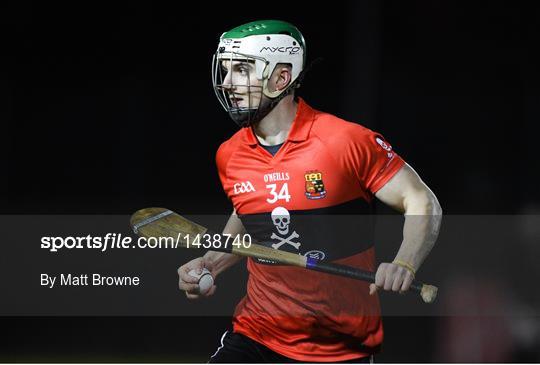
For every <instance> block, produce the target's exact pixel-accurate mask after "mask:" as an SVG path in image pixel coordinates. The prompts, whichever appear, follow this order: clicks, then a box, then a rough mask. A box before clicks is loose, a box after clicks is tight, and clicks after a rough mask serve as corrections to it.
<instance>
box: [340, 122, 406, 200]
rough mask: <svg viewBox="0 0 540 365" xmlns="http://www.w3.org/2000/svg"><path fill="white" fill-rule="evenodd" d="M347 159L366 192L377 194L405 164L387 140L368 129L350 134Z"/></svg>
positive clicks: (359, 129) (360, 129) (358, 129)
mask: <svg viewBox="0 0 540 365" xmlns="http://www.w3.org/2000/svg"><path fill="white" fill-rule="evenodd" d="M349 137H350V138H349V141H348V142H349V143H348V148H347V155H346V158H347V159H348V160H349V161H348V164H347V165H349V166H350V168H351V169H352V172H353V173H354V177H355V178H356V179H357V180H358V181H359V182H360V183H361V184H362V186H363V188H364V189H365V190H366V191H369V192H371V193H372V194H375V193H376V192H377V191H378V190H379V189H380V188H382V187H383V186H384V184H386V183H387V182H388V181H389V180H390V179H391V178H392V177H393V176H394V175H395V174H396V173H397V172H398V171H399V169H400V168H401V167H402V166H403V165H404V164H405V161H403V159H402V158H401V157H400V156H399V155H398V154H397V153H396V152H395V151H394V150H393V149H392V146H391V145H390V143H389V142H388V141H386V140H385V138H384V137H383V136H382V135H381V134H379V133H375V132H373V131H371V130H369V129H367V128H355V129H353V130H352V133H350V134H349Z"/></svg>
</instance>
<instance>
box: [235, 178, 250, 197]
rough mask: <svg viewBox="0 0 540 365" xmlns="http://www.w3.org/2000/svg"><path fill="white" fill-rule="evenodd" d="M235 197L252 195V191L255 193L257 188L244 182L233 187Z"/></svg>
mask: <svg viewBox="0 0 540 365" xmlns="http://www.w3.org/2000/svg"><path fill="white" fill-rule="evenodd" d="M233 190H234V195H237V194H243V193H250V192H252V191H255V188H254V187H253V185H252V184H251V182H249V181H242V182H239V183H236V184H234V186H233Z"/></svg>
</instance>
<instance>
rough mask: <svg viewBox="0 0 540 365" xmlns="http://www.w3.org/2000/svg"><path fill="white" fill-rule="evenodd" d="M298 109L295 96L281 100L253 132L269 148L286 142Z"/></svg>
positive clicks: (254, 127)
mask: <svg viewBox="0 0 540 365" xmlns="http://www.w3.org/2000/svg"><path fill="white" fill-rule="evenodd" d="M297 108H298V103H296V102H295V101H294V96H293V95H289V96H287V97H285V98H284V99H283V100H281V102H280V103H279V104H278V105H276V107H275V108H274V109H272V111H271V112H270V113H268V115H267V116H266V117H264V118H263V120H261V121H260V122H259V123H257V124H256V125H255V126H253V131H254V132H255V135H256V136H257V139H258V140H259V142H260V143H261V144H263V145H267V146H273V145H277V144H281V143H283V142H285V140H286V139H287V135H288V134H289V130H290V129H291V126H292V123H293V120H294V118H295V116H296V110H297Z"/></svg>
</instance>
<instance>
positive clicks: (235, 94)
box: [221, 60, 262, 108]
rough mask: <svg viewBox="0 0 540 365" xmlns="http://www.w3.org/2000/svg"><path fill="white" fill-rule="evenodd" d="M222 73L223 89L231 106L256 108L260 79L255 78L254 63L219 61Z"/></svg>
mask: <svg viewBox="0 0 540 365" xmlns="http://www.w3.org/2000/svg"><path fill="white" fill-rule="evenodd" d="M221 66H222V68H223V73H224V74H225V77H224V79H223V85H222V87H223V89H225V91H226V92H227V96H228V97H229V98H230V101H231V103H232V105H233V106H235V107H237V108H256V107H258V106H259V103H260V101H261V96H262V92H261V91H262V81H260V80H259V79H257V76H256V73H255V63H254V62H249V61H235V60H233V61H230V60H223V61H222V62H221Z"/></svg>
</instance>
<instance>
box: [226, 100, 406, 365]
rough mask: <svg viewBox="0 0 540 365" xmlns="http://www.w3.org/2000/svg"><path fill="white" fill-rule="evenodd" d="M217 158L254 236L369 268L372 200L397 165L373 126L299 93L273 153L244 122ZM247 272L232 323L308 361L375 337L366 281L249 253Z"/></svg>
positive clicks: (374, 308) (367, 344) (350, 355)
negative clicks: (286, 131)
mask: <svg viewBox="0 0 540 365" xmlns="http://www.w3.org/2000/svg"><path fill="white" fill-rule="evenodd" d="M216 159H217V166H218V171H219V176H220V179H221V183H222V185H223V188H224V190H225V192H226V194H227V196H228V197H229V199H230V200H231V201H232V203H233V206H234V208H235V209H236V212H237V214H238V215H239V217H240V219H241V220H242V223H243V224H244V227H245V228H246V230H247V231H248V233H250V234H251V235H252V237H253V238H254V240H256V241H258V243H261V244H263V245H265V246H268V247H273V248H274V249H279V250H286V251H289V252H294V253H298V254H300V255H305V256H309V257H314V258H317V259H320V260H324V261H332V262H336V263H340V264H344V265H349V266H354V267H357V268H360V269H364V270H370V271H374V270H375V254H374V249H373V245H374V242H373V225H372V224H371V221H370V219H371V216H370V215H369V213H370V207H371V204H370V203H371V201H372V199H373V195H374V194H375V193H376V192H377V191H378V190H379V189H380V188H381V187H382V186H384V184H386V182H387V181H388V180H390V178H391V177H392V176H394V174H395V173H396V172H397V171H398V170H399V169H400V168H401V167H402V166H403V164H404V162H403V160H402V159H401V158H400V157H399V156H398V155H397V154H396V153H395V152H394V151H393V150H392V148H391V146H390V145H389V143H388V142H386V141H385V140H384V138H383V137H382V136H381V135H380V134H377V133H374V132H373V131H371V130H369V129H367V128H365V127H362V126H361V125H359V124H355V123H350V122H346V121H344V120H341V119H339V118H337V117H335V116H333V115H330V114H327V113H323V112H320V111H317V110H314V109H312V108H311V107H309V106H308V105H307V104H306V103H305V102H304V101H303V100H302V99H300V100H299V104H298V110H297V114H296V117H295V119H294V121H293V124H292V127H291V130H290V132H289V135H288V138H287V140H286V141H285V143H284V144H283V146H282V147H281V148H280V150H279V151H278V152H277V153H276V154H275V155H274V156H272V154H270V153H269V152H268V151H266V150H265V149H264V148H263V147H261V146H260V145H259V143H258V141H257V138H256V136H255V135H254V133H253V131H252V129H250V128H243V129H241V130H240V131H238V132H237V133H236V134H235V135H234V136H232V137H231V138H230V139H229V140H228V141H226V142H224V143H223V144H222V145H221V147H220V148H219V150H218V152H217V157H216ZM344 214H355V217H354V218H351V217H352V216H345V215H344ZM351 219H355V221H354V222H351ZM248 271H249V274H250V275H249V279H248V287H247V295H246V296H245V297H244V298H243V299H242V301H241V302H240V303H239V304H238V306H237V308H236V311H235V314H234V320H233V324H234V330H235V332H239V333H242V334H244V335H246V336H248V337H250V338H252V339H253V340H255V341H258V342H260V343H262V344H264V345H265V346H267V347H268V348H270V349H272V350H273V351H275V352H277V353H280V354H282V355H284V356H287V357H290V358H293V359H297V360H301V361H307V362H319V361H321V362H334V361H345V360H349V359H354V358H358V357H362V356H367V355H370V354H371V353H373V352H376V350H377V348H378V347H379V345H380V344H381V342H382V338H383V330H382V323H381V319H380V309H379V301H378V298H377V296H369V294H368V293H369V290H368V284H367V283H365V282H361V281H357V280H353V279H349V278H343V277H337V276H333V275H329V274H324V273H319V272H313V271H309V270H305V269H301V268H296V267H288V266H284V265H275V263H273V262H263V261H258V260H253V259H248Z"/></svg>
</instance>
